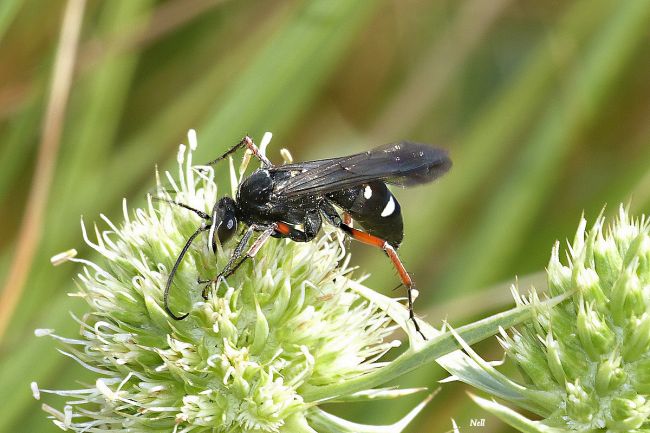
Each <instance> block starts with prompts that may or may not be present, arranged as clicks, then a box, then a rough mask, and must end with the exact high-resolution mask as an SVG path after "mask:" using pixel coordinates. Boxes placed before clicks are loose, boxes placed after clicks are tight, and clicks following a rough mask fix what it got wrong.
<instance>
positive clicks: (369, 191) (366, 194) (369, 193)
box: [363, 185, 372, 200]
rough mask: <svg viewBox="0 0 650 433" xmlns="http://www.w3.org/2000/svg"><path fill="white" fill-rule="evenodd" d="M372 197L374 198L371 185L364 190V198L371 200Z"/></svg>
mask: <svg viewBox="0 0 650 433" xmlns="http://www.w3.org/2000/svg"><path fill="white" fill-rule="evenodd" d="M370 197H372V188H370V186H369V185H366V187H365V188H364V189H363V198H365V199H366V200H369V199H370Z"/></svg>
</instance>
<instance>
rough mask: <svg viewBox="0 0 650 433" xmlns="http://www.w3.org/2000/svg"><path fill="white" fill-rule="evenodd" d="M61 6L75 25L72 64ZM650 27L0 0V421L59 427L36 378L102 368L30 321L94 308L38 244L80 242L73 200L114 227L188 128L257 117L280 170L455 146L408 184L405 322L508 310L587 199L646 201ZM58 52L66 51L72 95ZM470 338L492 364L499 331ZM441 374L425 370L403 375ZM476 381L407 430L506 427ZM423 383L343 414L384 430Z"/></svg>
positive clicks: (183, 0) (115, 1) (206, 140)
mask: <svg viewBox="0 0 650 433" xmlns="http://www.w3.org/2000/svg"><path fill="white" fill-rule="evenodd" d="M68 5H70V6H68ZM66 8H69V9H68V10H69V11H70V10H71V12H70V14H71V16H72V15H74V13H77V14H78V16H79V17H80V19H81V28H80V34H79V37H78V47H77V50H76V52H74V50H72V51H70V50H68V51H67V53H68V54H67V57H66V54H65V53H66V51H65V50H66V49H68V48H71V47H72V48H74V47H75V45H76V44H75V39H74V27H75V25H74V20H73V19H71V20H69V21H67V22H68V26H67V27H68V28H67V30H68V31H70V34H72V35H73V37H72V39H67V41H68V44H67V45H65V44H64V45H63V48H62V49H59V48H58V39H59V34H60V33H61V31H62V27H63V24H62V23H63V16H64V12H65V11H66ZM75 9H76V11H75ZM70 23H72V24H70ZM649 29H650V2H649V1H646V0H631V1H624V2H616V1H611V0H607V1H605V0H578V1H573V2H560V1H544V2H539V1H512V0H464V1H424V0H399V1H398V0H392V1H387V0H386V1H370V0H367V1H364V0H362V1H339V0H318V1H311V2H304V1H294V0H286V1H282V0H277V1H265V2H260V1H257V2H255V1H249V0H246V1H225V0H222V1H219V0H167V1H153V0H110V1H98V0H96V1H90V2H88V3H86V4H84V2H83V1H81V0H72V1H71V3H67V2H65V1H47V2H45V1H39V0H27V1H25V0H2V1H0V164H1V165H0V209H1V211H0V215H1V224H0V281H2V282H3V283H2V288H1V289H0V290H3V292H2V293H1V294H0V296H2V298H1V299H2V305H0V311H2V318H1V319H2V320H4V322H5V323H6V324H7V325H8V326H7V328H6V329H4V330H3V334H4V335H2V337H1V340H0V396H2V397H1V398H2V400H1V405H2V416H0V431H2V432H49V431H57V429H56V427H54V426H53V425H51V424H50V422H49V421H48V420H46V417H45V414H44V413H43V412H41V410H40V404H41V403H40V402H37V401H35V400H33V398H32V396H31V392H30V389H29V383H30V382H31V381H33V380H36V381H38V383H39V384H40V385H41V386H42V387H45V388H74V387H75V386H76V382H77V381H83V380H92V379H90V378H89V376H88V375H87V374H86V373H83V372H82V369H81V368H80V367H78V366H77V365H75V364H74V363H73V362H72V361H71V360H69V359H67V358H65V357H63V356H62V355H60V354H58V353H57V352H56V350H55V344H53V343H52V342H51V341H50V340H40V339H36V338H35V337H34V336H33V335H34V334H33V330H34V328H55V329H56V330H57V332H58V333H59V334H61V335H67V336H74V335H75V333H76V332H77V331H78V326H75V323H74V322H73V321H72V320H71V318H70V316H69V313H68V311H74V312H76V314H83V311H84V308H85V307H84V304H83V302H81V301H79V300H76V299H74V298H73V299H71V298H69V297H68V296H67V295H66V293H67V292H69V291H74V282H73V277H74V274H75V273H76V272H77V271H78V267H77V266H75V265H71V264H68V265H65V266H62V267H58V268H54V267H52V266H51V264H50V262H49V258H50V257H51V256H52V255H54V254H56V253H58V252H60V251H63V250H67V249H69V248H77V249H78V250H79V252H80V255H81V256H85V257H93V256H92V253H91V252H90V251H88V248H87V247H86V246H85V245H84V242H83V240H82V237H81V231H80V228H79V217H80V215H81V214H83V215H84V216H85V220H86V221H87V222H92V221H98V224H100V226H101V224H103V223H102V222H101V220H100V218H99V214H100V213H104V214H106V215H107V216H109V217H112V218H113V219H114V220H116V221H119V219H120V215H121V199H122V197H127V198H128V199H129V202H130V204H131V205H135V204H141V203H142V202H143V201H144V197H145V194H146V192H147V191H150V190H152V188H153V186H154V178H153V173H154V166H155V165H156V164H158V165H159V166H160V167H163V168H164V167H171V166H172V164H173V162H174V159H175V154H176V149H177V145H178V144H179V143H181V142H186V138H185V136H186V132H187V130H188V129H189V128H195V129H196V130H197V132H198V137H199V144H200V147H199V150H198V155H196V157H195V160H196V161H204V160H208V159H210V158H211V157H214V156H216V155H217V154H219V153H220V152H222V151H223V150H224V149H226V148H227V147H229V146H231V145H232V144H234V143H235V142H236V141H237V140H238V139H239V138H241V136H242V135H244V134H245V133H248V134H250V135H252V136H253V137H254V138H255V139H257V140H259V139H260V138H261V134H262V133H263V132H264V131H272V132H273V133H274V140H273V142H272V144H271V148H270V150H269V156H270V157H271V159H273V160H276V161H277V160H279V159H280V156H279V149H280V148H281V147H286V148H288V149H290V150H291V152H292V153H293V156H294V158H295V159H296V160H306V159H314V158H319V157H328V156H336V155H342V154H347V153H351V152H356V151H362V150H366V149H369V148H371V147H373V146H375V145H379V144H383V143H387V142H391V141H395V140H400V139H411V140H416V141H421V142H428V143H433V144H437V145H440V146H444V147H447V148H448V149H450V152H451V155H452V158H453V160H454V167H453V169H452V172H451V173H450V174H449V175H448V176H446V177H445V178H443V179H441V180H440V181H439V182H437V183H436V184H434V185H427V186H425V187H419V188H415V189H410V190H404V191H397V195H398V197H399V199H400V201H401V203H402V207H403V213H404V219H405V226H406V237H405V242H404V244H403V247H402V248H401V250H400V251H401V255H402V257H403V259H404V261H405V263H406V265H407V267H408V269H409V270H410V271H411V272H412V273H413V274H414V275H415V278H416V281H417V282H418V285H419V288H420V292H421V294H420V298H419V300H418V302H417V303H416V310H417V311H418V313H419V314H420V315H423V316H425V317H426V318H427V319H428V320H429V321H431V322H432V323H434V324H439V323H440V321H441V320H442V319H444V318H446V317H447V318H449V319H450V320H451V322H452V323H453V324H455V325H460V324H462V323H466V322H468V321H470V320H474V319H477V318H479V317H483V316H485V315H487V314H489V313H491V312H494V311H498V310H501V309H505V308H508V307H509V306H510V305H511V304H510V294H509V291H508V284H509V283H508V281H512V278H513V277H514V276H515V275H519V276H522V277H523V279H522V280H520V282H521V285H522V286H523V288H526V287H527V286H528V285H529V284H530V283H531V282H532V283H534V284H535V285H537V286H540V287H543V281H544V280H543V277H540V274H538V272H540V271H542V270H543V269H544V266H545V264H546V262H547V260H548V257H549V253H550V249H551V245H552V243H553V242H554V241H555V240H556V239H560V240H564V239H565V238H567V237H571V236H572V235H573V232H574V230H575V227H576V224H577V222H578V219H579V217H580V215H581V213H582V212H583V211H584V212H585V214H586V216H587V217H588V218H589V219H590V220H591V221H593V219H594V218H595V217H596V216H597V214H598V213H599V212H600V211H601V209H602V208H603V206H604V205H605V204H607V208H606V209H605V213H606V214H613V213H615V212H616V208H617V205H618V203H619V202H624V203H628V202H629V203H631V204H630V206H631V209H632V210H633V211H634V212H636V213H639V212H648V211H649V210H650V104H649V103H648V101H649V100H650V98H649V97H650V80H649V79H648V77H650V44H649V42H650V39H649V36H650V30H649ZM70 41H72V42H70ZM66 47H67V48H66ZM70 52H72V54H70ZM57 58H60V59H61V58H62V59H66V58H67V59H68V60H69V61H72V62H74V63H72V64H73V68H74V70H73V73H72V74H71V77H70V80H71V81H70V86H69V92H68V91H67V90H66V86H65V76H66V74H65V64H64V63H63V67H62V71H63V72H62V73H60V74H58V75H57V74H56V73H55V64H56V62H57ZM69 70H72V69H71V68H69ZM53 82H57V85H59V86H60V87H59V88H62V89H63V90H62V92H57V93H54V94H51V93H50V89H51V88H52V83H53ZM68 94H69V99H68V101H67V104H65V100H66V95H68ZM48 106H50V107H51V108H50V110H49V114H48V109H47V107H48ZM44 125H47V126H44ZM44 128H45V131H46V132H44ZM59 130H60V143H59V132H58V131H59ZM39 154H40V155H41V156H40V158H41V162H40V163H39V162H38V161H39ZM223 171H226V170H225V167H224V170H223ZM34 185H38V187H34ZM28 209H30V210H31V211H30V210H28ZM38 209H43V212H39V211H38ZM18 245H21V246H22V248H23V249H22V251H23V252H22V253H21V255H20V257H22V258H19V260H17V261H16V254H17V251H19V250H18ZM31 251H33V255H32V254H31ZM353 254H354V262H355V263H356V264H358V265H359V266H360V270H359V271H358V272H360V273H366V272H369V273H372V277H371V278H370V279H369V282H368V285H369V286H371V287H373V288H376V289H377V290H380V291H384V292H385V293H391V289H392V288H393V287H395V286H396V285H397V282H398V280H397V277H396V276H395V274H394V272H393V270H392V268H391V267H390V266H389V264H388V262H387V260H386V259H385V257H383V255H382V254H381V253H380V252H378V251H373V250H372V249H369V248H367V247H363V246H360V247H359V246H355V247H354V248H353ZM11 269H13V271H12V272H13V277H12V280H10V283H9V285H7V283H6V281H7V278H8V276H9V274H10V270H11ZM21 280H24V283H21ZM11 281H18V282H19V283H17V284H12V283H11ZM397 293H399V292H396V294H397ZM12 298H13V299H15V300H16V301H17V302H16V303H15V307H14V305H13V302H12V301H11V299H12ZM479 349H480V350H481V352H482V353H484V354H486V356H488V357H490V358H492V359H495V358H499V357H500V353H501V352H500V350H499V348H498V345H497V344H496V342H495V341H494V340H492V341H489V342H485V343H484V344H483V345H480V346H479ZM442 377H444V372H443V371H441V369H440V368H438V367H437V366H431V367H430V368H427V369H422V370H420V371H418V372H416V373H414V374H412V375H410V376H409V377H408V378H405V379H404V380H402V382H401V383H402V384H408V385H418V386H422V385H427V386H436V385H435V382H436V380H439V379H440V378H442ZM465 391H466V387H464V386H462V385H456V384H451V385H445V386H444V388H443V390H442V392H441V393H440V394H439V395H438V396H437V397H436V398H435V399H434V400H433V402H432V403H431V404H430V405H429V406H428V408H427V409H426V410H425V412H424V414H423V415H420V416H419V417H418V418H417V419H416V420H415V422H414V423H413V424H412V426H411V428H410V431H411V432H443V431H447V430H449V429H451V422H450V418H451V417H453V418H455V419H456V421H457V422H458V424H459V426H460V427H461V431H480V432H482V433H488V432H506V431H511V430H509V428H506V427H504V426H503V425H502V424H500V423H499V422H498V421H497V420H496V419H494V418H493V417H490V416H488V415H487V414H486V413H484V412H482V411H481V410H480V409H478V408H477V407H476V406H474V405H473V404H472V403H470V402H469V399H468V398H467V396H466V394H465ZM418 398H420V397H419V396H416V397H413V398H412V399H406V400H404V401H400V402H398V403H395V402H391V403H373V404H363V405H361V404H360V405H350V406H349V407H346V408H345V409H340V408H339V409H338V410H339V411H341V410H343V411H345V413H346V415H347V416H348V417H351V418H353V419H355V420H358V421H365V422H372V423H389V422H392V421H394V420H396V419H397V418H398V417H399V416H401V415H403V414H404V413H405V412H406V411H407V410H408V408H409V407H410V406H412V405H413V403H414V402H415V401H417V399H418ZM46 401H47V402H48V403H50V404H56V405H57V406H59V407H60V406H61V401H60V400H55V399H52V398H47V397H46ZM472 418H477V419H480V418H486V426H485V427H480V428H474V429H472V428H469V427H468V425H469V420H470V419H472Z"/></svg>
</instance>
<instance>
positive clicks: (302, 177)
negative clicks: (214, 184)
mask: <svg viewBox="0 0 650 433" xmlns="http://www.w3.org/2000/svg"><path fill="white" fill-rule="evenodd" d="M243 147H246V148H248V149H249V150H250V151H251V152H252V153H253V155H255V156H256V157H257V158H258V159H259V160H260V161H261V163H262V164H261V168H260V169H258V170H256V171H255V172H253V173H252V174H251V175H250V176H248V177H247V178H246V179H244V180H243V181H242V182H241V183H240V184H239V187H238V190H237V195H236V197H235V198H234V199H233V198H231V197H227V196H226V197H223V198H221V199H219V201H217V203H216V204H215V205H214V207H213V209H212V213H211V214H207V213H205V212H202V211H200V210H198V209H194V208H192V207H190V206H187V205H185V204H183V203H176V202H172V203H173V204H176V205H178V206H181V207H183V208H185V209H188V210H190V211H193V212H194V213H195V214H197V215H198V216H200V217H201V218H203V219H204V220H205V222H204V223H203V224H202V225H201V227H199V228H198V229H197V230H196V231H195V232H194V233H193V234H192V235H191V236H190V237H189V239H188V240H187V242H186V243H185V246H184V247H183V249H182V251H181V252H180V254H179V255H178V258H177V259H176V263H174V267H173V268H172V271H171V273H170V274H169V278H168V279H167V285H166V287H165V292H164V306H165V310H166V311H167V313H168V314H169V315H170V316H171V317H172V318H174V319H176V320H182V319H184V318H185V317H187V314H184V315H182V316H176V315H175V314H174V313H173V312H172V311H171V310H170V308H169V290H170V288H171V285H172V282H173V280H174V275H175V274H176V271H177V270H178V266H179V265H180V263H181V261H182V260H183V257H184V256H185V254H186V253H187V250H188V249H189V247H190V245H191V244H192V242H193V241H194V239H195V238H196V237H197V236H198V235H199V234H200V233H202V232H209V236H208V245H209V247H211V248H212V250H213V251H214V252H215V253H216V251H217V239H218V240H219V242H220V243H222V244H223V243H224V242H226V241H228V240H229V239H230V238H231V237H232V236H233V235H234V234H235V232H236V231H237V226H238V224H239V223H244V224H246V225H247V226H248V228H247V230H246V232H245V233H244V235H243V236H242V237H241V239H240V240H239V242H238V243H237V246H236V247H235V249H234V251H233V253H232V256H231V257H230V259H229V260H228V263H227V264H226V266H225V267H224V268H223V270H222V271H221V272H220V273H219V275H218V276H217V277H216V278H215V279H214V280H209V281H202V282H203V283H209V282H217V281H219V280H220V279H221V278H227V277H228V276H230V275H232V274H233V273H234V272H235V271H236V270H237V268H239V267H240V266H241V265H242V263H244V261H246V259H249V258H251V257H253V256H255V254H256V253H257V252H258V251H259V250H260V248H261V247H262V245H264V243H265V242H266V241H267V240H268V239H269V238H270V237H276V238H289V239H291V240H293V241H295V242H309V241H311V240H312V239H314V238H315V237H316V235H317V234H318V232H319V231H320V228H321V225H322V222H323V218H324V219H325V221H326V222H328V223H330V224H332V225H334V226H335V227H338V228H339V229H341V230H342V231H343V232H344V233H345V234H346V235H348V236H350V237H351V238H352V239H355V240H357V241H360V242H363V243H364V244H368V245H372V246H375V247H377V248H381V249H382V250H383V251H384V252H385V253H386V255H387V256H388V257H389V258H390V260H391V261H392V263H393V265H394V266H395V269H396V270H397V273H398V274H399V277H400V279H401V281H402V284H404V286H406V288H407V292H408V309H409V317H410V320H411V321H412V322H413V324H414V325H415V329H416V331H417V332H419V333H420V334H421V335H422V332H421V331H420V327H419V325H418V323H417V321H416V320H415V315H414V313H413V294H412V291H413V289H415V284H414V282H413V280H412V279H411V277H410V275H409V274H408V272H407V271H406V269H405V268H404V265H403V264H402V262H401V260H400V259H399V257H398V255H397V252H396V250H397V248H398V247H399V245H400V243H401V242H402V238H403V236H404V231H403V224H402V213H401V209H400V205H399V203H398V202H397V200H396V199H395V197H394V196H393V194H391V192H390V191H389V190H388V187H387V186H386V184H391V185H399V186H402V187H407V186H412V185H418V184H423V183H427V182H430V181H432V180H434V179H436V178H437V177H439V176H441V175H442V174H444V173H445V172H446V171H447V170H449V168H450V167H451V160H450V159H449V157H448V156H447V152H446V151H445V150H443V149H436V148H433V147H430V146H427V145H425V144H419V143H412V142H408V141H404V142H400V143H395V144H387V145H384V146H381V147H377V148H375V149H373V150H369V151H367V152H363V153H358V154H355V155H350V156H343V157H340V158H331V159H323V160H318V161H307V162H301V163H296V164H286V165H282V166H274V165H273V164H272V163H271V162H270V161H269V160H268V159H267V158H266V157H265V156H264V155H263V154H262V153H261V152H260V151H259V150H258V148H257V146H256V145H255V144H254V143H253V141H252V140H251V138H250V137H248V136H246V137H244V139H243V140H242V141H241V142H239V143H238V144H236V145H235V146H233V147H232V148H231V149H230V150H228V151H227V152H226V153H225V154H223V155H222V156H220V157H219V158H217V159H215V160H214V161H211V162H210V163H208V165H212V164H215V163H217V162H218V161H220V160H222V159H224V158H226V157H227V156H228V155H230V154H231V153H233V152H235V151H236V150H238V149H240V148H243ZM337 208H338V209H341V210H342V211H343V212H342V213H343V216H341V215H340V214H339V211H338V210H337ZM351 220H353V221H356V222H357V223H358V224H359V225H361V227H363V229H364V230H365V231H361V230H357V229H355V228H353V227H352V225H351ZM255 232H260V235H259V236H258V237H257V239H256V240H255V241H254V242H253V243H252V244H251V246H250V247H248V249H247V246H248V243H249V241H250V240H251V237H252V236H253V234H254V233H255ZM215 234H216V236H215ZM208 287H209V286H205V288H204V289H203V297H204V298H205V299H207V290H208ZM422 336H423V337H424V335H422Z"/></svg>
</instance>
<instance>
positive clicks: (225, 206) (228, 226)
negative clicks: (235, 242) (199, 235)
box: [208, 197, 237, 253]
mask: <svg viewBox="0 0 650 433" xmlns="http://www.w3.org/2000/svg"><path fill="white" fill-rule="evenodd" d="M211 217H212V230H210V237H209V240H208V242H209V243H210V246H211V247H212V251H213V252H215V253H216V252H217V238H218V239H219V243H220V244H222V245H223V244H224V243H225V242H227V241H228V240H229V239H230V238H231V237H232V235H234V234H235V232H236V231H237V204H236V203H235V200H233V199H232V198H230V197H223V198H221V199H220V200H219V201H218V202H217V203H216V204H215V205H214V208H212V215H211ZM215 233H216V236H215Z"/></svg>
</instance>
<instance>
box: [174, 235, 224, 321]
mask: <svg viewBox="0 0 650 433" xmlns="http://www.w3.org/2000/svg"><path fill="white" fill-rule="evenodd" d="M211 227H212V224H208V225H207V226H205V227H199V228H198V229H197V230H196V231H195V232H194V233H192V236H190V237H189V238H188V239H187V242H185V246H184V247H183V250H182V251H181V253H180V254H179V255H178V257H177V258H176V262H175V263H174V267H173V268H172V271H171V272H170V273H169V277H168V278H167V284H166V285H165V291H164V293H163V305H164V307H165V311H166V312H167V314H169V315H170V316H171V318H172V319H174V320H183V319H184V318H186V317H187V316H188V315H189V313H185V314H183V315H182V316H177V315H175V314H174V313H173V312H172V310H171V309H170V308H169V290H170V289H171V287H172V283H173V282H174V276H175V275H176V272H177V271H178V267H179V266H180V265H181V262H182V261H183V257H185V254H186V253H187V250H189V249H190V246H191V245H192V242H194V239H196V237H197V236H198V235H199V234H200V233H201V232H204V231H206V230H210V228H211Z"/></svg>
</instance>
